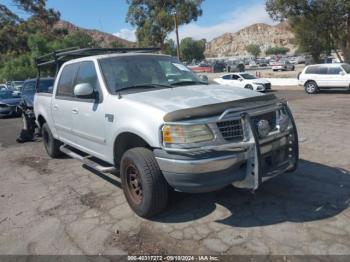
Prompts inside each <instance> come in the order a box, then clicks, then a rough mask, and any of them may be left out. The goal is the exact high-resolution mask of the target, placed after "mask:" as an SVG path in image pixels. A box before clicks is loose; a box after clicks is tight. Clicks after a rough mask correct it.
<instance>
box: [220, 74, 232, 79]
mask: <svg viewBox="0 0 350 262" xmlns="http://www.w3.org/2000/svg"><path fill="white" fill-rule="evenodd" d="M222 79H225V80H231V75H225V76H223V77H222Z"/></svg>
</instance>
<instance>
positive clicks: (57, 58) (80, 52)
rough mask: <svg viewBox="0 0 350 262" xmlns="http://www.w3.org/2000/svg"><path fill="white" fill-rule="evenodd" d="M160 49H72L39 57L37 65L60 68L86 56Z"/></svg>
mask: <svg viewBox="0 0 350 262" xmlns="http://www.w3.org/2000/svg"><path fill="white" fill-rule="evenodd" d="M159 50H160V49H159V48H153V47H151V48H79V47H72V48H67V49H62V50H57V51H54V52H52V53H50V54H47V55H43V56H40V57H37V58H36V59H35V64H36V66H37V68H38V69H39V68H40V67H44V66H49V65H56V68H59V66H60V65H62V64H63V63H64V62H66V61H69V60H72V59H75V58H81V57H86V56H94V55H102V54H112V53H129V52H135V53H152V52H157V51H159Z"/></svg>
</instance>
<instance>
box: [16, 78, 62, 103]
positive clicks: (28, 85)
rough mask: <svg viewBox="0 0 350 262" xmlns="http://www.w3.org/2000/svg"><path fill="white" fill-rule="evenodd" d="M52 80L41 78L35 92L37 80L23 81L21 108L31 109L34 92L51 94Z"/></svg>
mask: <svg viewBox="0 0 350 262" xmlns="http://www.w3.org/2000/svg"><path fill="white" fill-rule="evenodd" d="M54 80H55V79H54V78H41V79H40V81H39V87H38V90H36V81H37V79H29V80H26V81H24V83H23V88H22V96H21V102H20V105H21V107H24V108H30V109H32V108H33V103H34V95H35V93H36V92H40V93H52V88H53V83H54Z"/></svg>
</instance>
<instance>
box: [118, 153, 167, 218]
mask: <svg viewBox="0 0 350 262" xmlns="http://www.w3.org/2000/svg"><path fill="white" fill-rule="evenodd" d="M120 176H121V180H122V186H123V191H124V195H125V197H126V200H127V201H128V203H129V205H130V207H131V209H132V210H133V211H134V212H135V213H136V214H137V215H139V216H141V217H152V216H154V215H157V214H159V213H160V212H162V211H163V210H164V209H165V208H166V206H167V203H168V193H169V186H168V183H167V182H166V180H165V178H164V176H163V174H162V172H161V170H160V169H159V166H158V163H157V161H156V159H155V158H154V156H153V153H152V151H151V150H149V149H146V148H142V147H137V148H132V149H129V150H128V151H126V152H125V153H124V155H123V157H122V160H121V168H120Z"/></svg>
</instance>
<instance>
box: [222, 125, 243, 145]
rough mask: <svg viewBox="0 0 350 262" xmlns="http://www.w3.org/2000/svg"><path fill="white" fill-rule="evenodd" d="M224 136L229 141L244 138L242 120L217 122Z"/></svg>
mask: <svg viewBox="0 0 350 262" xmlns="http://www.w3.org/2000/svg"><path fill="white" fill-rule="evenodd" d="M216 124H217V127H218V128H219V130H220V133H221V135H222V137H223V138H224V139H225V140H227V141H241V140H243V129H242V122H241V120H229V121H221V122H218V123H216Z"/></svg>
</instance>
